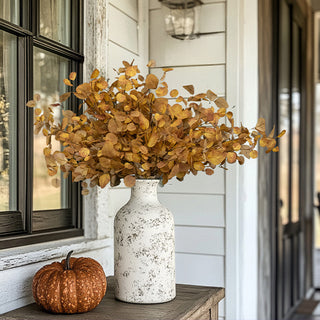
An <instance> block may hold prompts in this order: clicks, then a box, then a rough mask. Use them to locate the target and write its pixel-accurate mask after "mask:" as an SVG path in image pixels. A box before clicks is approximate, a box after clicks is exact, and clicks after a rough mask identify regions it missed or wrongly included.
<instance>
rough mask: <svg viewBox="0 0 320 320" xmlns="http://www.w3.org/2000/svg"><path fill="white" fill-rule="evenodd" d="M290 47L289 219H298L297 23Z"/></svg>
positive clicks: (298, 71)
mask: <svg viewBox="0 0 320 320" xmlns="http://www.w3.org/2000/svg"><path fill="white" fill-rule="evenodd" d="M292 37H293V44H292V45H293V48H292V190H291V195H292V201H291V203H292V211H291V212H292V213H291V221H292V222H297V221H298V220H299V194H300V192H299V184H300V182H299V180H300V178H299V167H300V103H301V102H300V99H301V98H300V97H301V86H300V59H301V58H300V48H301V37H300V29H299V27H298V25H297V24H296V23H295V22H294V23H293V34H292Z"/></svg>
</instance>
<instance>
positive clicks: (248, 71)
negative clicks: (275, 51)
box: [225, 0, 258, 319]
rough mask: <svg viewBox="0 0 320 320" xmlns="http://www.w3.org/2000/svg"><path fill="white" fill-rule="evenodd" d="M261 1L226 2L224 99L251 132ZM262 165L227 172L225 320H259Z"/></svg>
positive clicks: (252, 163)
mask: <svg viewBox="0 0 320 320" xmlns="http://www.w3.org/2000/svg"><path fill="white" fill-rule="evenodd" d="M257 22H258V10H257V0H228V1H227V31H226V46H227V49H226V51H227V58H226V61H227V63H226V97H227V101H228V102H229V104H230V105H232V106H236V108H234V109H233V113H234V115H235V118H236V119H238V120H241V121H243V123H244V124H245V125H246V126H248V127H249V128H251V127H254V126H255V124H256V123H255V122H256V121H257V118H258V60H257V57H258V37H257V32H258V24H257ZM257 168H258V163H257V161H255V160H250V161H247V162H246V163H245V165H244V166H242V167H239V166H233V167H232V166H230V167H229V170H228V172H227V173H226V183H225V185H226V198H225V199H226V202H225V208H226V233H225V243H226V281H225V284H226V319H257V310H258V305H257V296H258V294H257V293H258V277H257V272H258V264H257V260H258V247H257V243H258V234H257V218H258V210H257V203H258V194H257V192H254V190H257V189H258V188H257V187H258V172H257Z"/></svg>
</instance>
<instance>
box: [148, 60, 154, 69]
mask: <svg viewBox="0 0 320 320" xmlns="http://www.w3.org/2000/svg"><path fill="white" fill-rule="evenodd" d="M155 66H156V62H155V61H154V60H150V61H149V62H148V64H147V67H148V68H152V67H155Z"/></svg>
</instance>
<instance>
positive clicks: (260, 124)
mask: <svg viewBox="0 0 320 320" xmlns="http://www.w3.org/2000/svg"><path fill="white" fill-rule="evenodd" d="M255 128H256V129H257V130H258V131H259V132H260V133H263V134H264V133H265V132H266V121H265V120H264V119H263V118H259V119H258V122H257V124H256V127H255Z"/></svg>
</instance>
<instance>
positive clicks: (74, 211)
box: [0, 0, 84, 249]
mask: <svg viewBox="0 0 320 320" xmlns="http://www.w3.org/2000/svg"><path fill="white" fill-rule="evenodd" d="M40 1H41V0H29V1H24V0H20V2H19V3H20V26H19V25H15V24H13V23H11V22H9V21H6V20H3V19H1V18H0V31H5V32H8V33H10V34H13V35H15V36H17V60H18V61H17V74H18V76H17V91H18V94H17V95H18V98H17V106H18V107H17V110H18V112H17V114H18V116H17V131H18V132H17V138H16V139H17V151H18V152H17V154H18V159H17V171H18V172H17V180H18V181H17V210H16V211H2V212H0V249H5V248H10V247H16V246H21V245H28V244H34V243H40V242H46V241H51V240H58V239H65V238H70V237H77V236H82V235H83V234H84V231H83V228H82V198H81V193H80V184H79V183H71V181H69V183H68V194H69V195H71V198H70V199H71V202H70V209H58V210H44V211H33V209H32V208H33V204H32V201H33V192H32V191H33V136H34V126H33V122H34V119H33V109H31V108H27V107H26V102H27V101H28V100H30V99H32V97H33V48H34V47H37V48H40V49H43V50H46V51H49V52H51V53H54V54H57V55H59V56H61V57H64V58H67V59H69V60H70V61H71V63H70V70H69V72H71V71H75V72H77V81H78V83H79V82H81V80H82V66H83V61H84V56H83V0H71V17H70V18H71V41H72V42H71V46H70V47H68V46H65V45H63V44H61V43H59V42H57V41H54V40H51V39H49V38H46V37H44V36H42V35H40V32H39V25H40V24H39V20H40V10H39V8H40ZM73 48H74V49H73ZM67 76H68V75H66V77H67ZM71 99H72V100H71V110H73V111H74V112H75V113H79V110H78V108H77V105H78V104H79V103H78V102H77V101H76V98H75V97H72V98H71ZM68 215H69V216H68ZM67 216H68V218H67V219H66V217H67ZM52 223H53V224H52ZM54 223H56V225H54ZM18 225H19V226H21V229H19V230H18V228H17V226H18ZM10 226H11V227H10ZM15 228H17V229H15ZM36 229H38V230H39V231H35V230H36ZM40 229H41V231H40Z"/></svg>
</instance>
